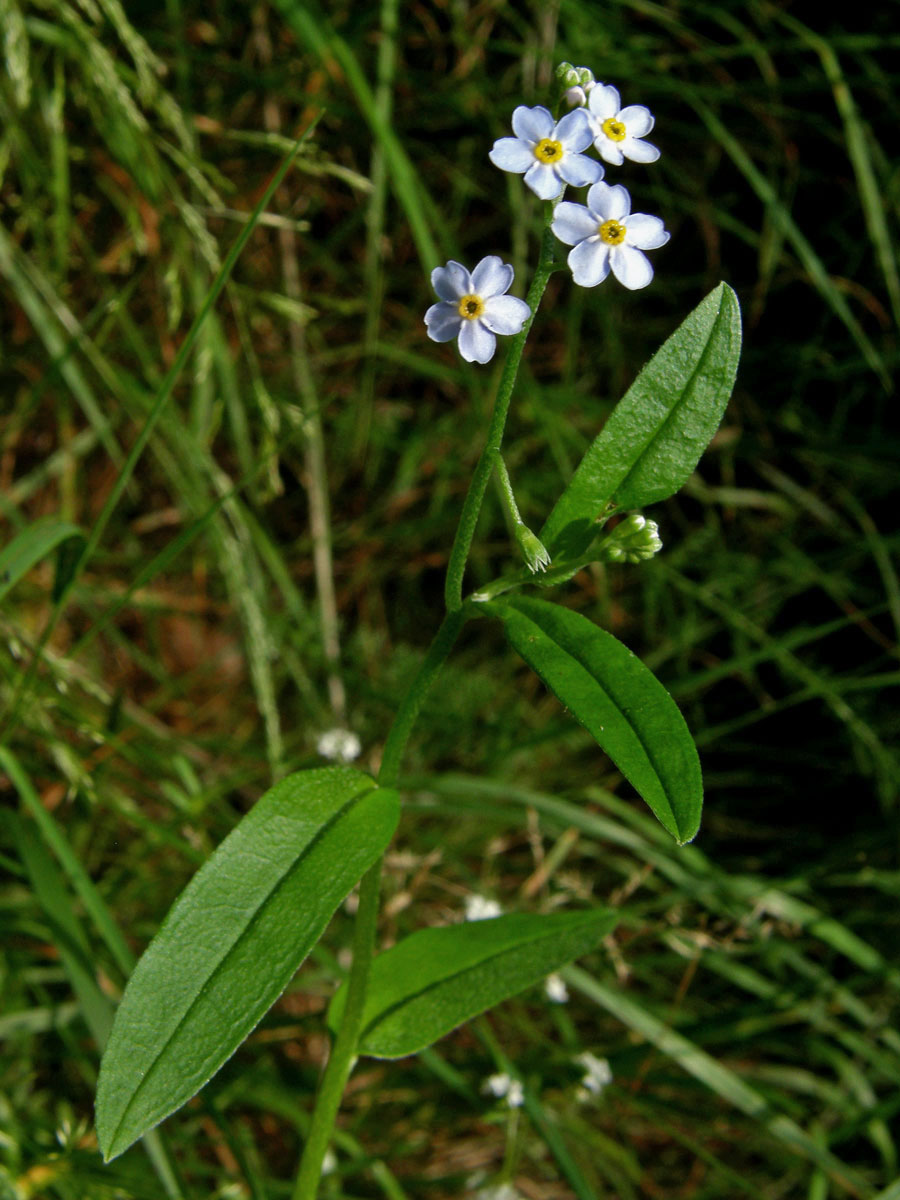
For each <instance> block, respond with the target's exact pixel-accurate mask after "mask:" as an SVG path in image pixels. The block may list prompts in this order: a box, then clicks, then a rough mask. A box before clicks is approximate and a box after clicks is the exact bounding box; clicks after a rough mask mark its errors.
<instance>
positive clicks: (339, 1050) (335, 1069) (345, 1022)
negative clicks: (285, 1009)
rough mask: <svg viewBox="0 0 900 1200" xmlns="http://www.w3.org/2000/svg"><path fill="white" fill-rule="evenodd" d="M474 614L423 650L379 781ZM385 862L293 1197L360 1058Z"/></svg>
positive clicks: (458, 617) (308, 1190) (392, 778)
mask: <svg viewBox="0 0 900 1200" xmlns="http://www.w3.org/2000/svg"><path fill="white" fill-rule="evenodd" d="M470 615H471V612H470V608H469V606H468V605H464V606H462V607H460V608H458V609H456V611H455V612H452V613H448V614H447V616H446V617H445V618H444V620H443V622H442V624H441V627H440V629H438V631H437V633H436V634H435V637H434V641H433V642H432V643H431V645H430V646H429V648H428V653H427V654H426V655H425V660H424V662H423V663H422V666H421V667H420V668H419V672H418V674H417V675H416V677H415V679H414V680H413V682H412V684H411V685H410V687H409V690H408V691H407V693H406V695H405V696H404V697H403V700H402V701H401V704H400V708H399V710H398V712H397V716H396V717H395V718H394V723H393V725H392V726H391V729H390V732H389V733H388V736H387V741H386V742H385V746H384V754H383V756H382V759H381V770H380V771H379V773H378V782H379V784H380V785H381V786H382V787H393V786H394V785H395V784H396V782H397V777H398V775H399V772H400V762H401V760H402V757H403V751H404V749H405V748H406V743H407V741H408V739H409V735H410V733H411V732H412V728H413V725H414V724H415V720H416V717H417V716H418V715H419V711H420V709H421V707H422V702H423V700H424V699H425V694H426V693H427V691H428V689H429V688H430V687H431V685H432V683H433V682H434V680H435V679H436V678H437V675H438V672H439V671H440V669H441V667H442V666H443V664H444V661H445V659H446V658H447V655H448V654H449V653H450V651H451V650H452V649H453V644H454V642H455V641H456V639H457V637H458V636H459V631H460V630H461V629H462V627H463V625H464V624H465V622H466V620H467V618H468V617H469V616H470ZM383 862H384V859H383V858H380V859H379V860H378V862H376V863H375V864H374V865H373V866H371V867H370V868H369V870H368V871H367V872H366V874H365V875H364V876H363V878H362V882H361V883H360V887H359V907H358V908H357V910H356V924H355V927H354V931H353V965H352V966H351V968H350V976H349V978H348V980H347V984H346V987H347V1003H346V1006H345V1008H344V1015H343V1018H342V1020H341V1027H340V1030H339V1031H338V1036H337V1040H336V1041H335V1043H334V1047H333V1049H332V1051H331V1055H330V1056H329V1059H328V1065H327V1066H326V1068H325V1073H324V1074H323V1076H322V1082H321V1084H320V1085H319V1093H318V1095H317V1096H316V1106H315V1109H314V1110H313V1116H312V1122H311V1124H310V1127H309V1133H308V1135H307V1138H306V1144H305V1145H304V1147H303V1156H302V1158H301V1159H300V1167H299V1169H298V1171H297V1178H296V1180H295V1182H294V1191H293V1193H292V1200H315V1195H316V1191H317V1189H318V1185H319V1179H320V1177H321V1174H322V1162H323V1160H324V1158H325V1152H326V1150H327V1149H328V1144H329V1142H330V1141H331V1134H332V1130H333V1129H334V1122H335V1119H336V1118H337V1114H338V1109H339V1108H340V1104H341V1097H342V1096H343V1094H344V1088H345V1087H346V1084H347V1080H348V1079H349V1078H350V1072H351V1071H352V1070H353V1066H354V1064H355V1062H356V1046H357V1042H358V1041H359V1033H360V1029H361V1026H362V1017H363V1009H364V1007H365V1003H366V990H367V988H368V984H369V973H370V971H371V968H372V956H373V953H374V949H375V932H376V928H377V925H378V896H379V893H380V890H381V869H382V864H383Z"/></svg>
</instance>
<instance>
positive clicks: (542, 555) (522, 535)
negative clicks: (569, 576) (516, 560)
mask: <svg viewBox="0 0 900 1200" xmlns="http://www.w3.org/2000/svg"><path fill="white" fill-rule="evenodd" d="M515 534H516V541H517V542H518V543H519V549H520V550H521V551H522V557H523V558H524V559H525V565H526V567H528V570H529V571H530V572H531V573H532V575H536V574H537V572H538V571H546V570H547V568H548V567H549V566H550V555H549V554H548V553H547V548H546V546H545V545H544V543H543V542H542V541H541V539H540V538H539V537H538V536H537V535H536V534H534V533H532V532H531V530H530V529H529V528H528V526H527V525H524V524H522V522H521V521H520V522H519V524H518V525H517V526H516V529H515Z"/></svg>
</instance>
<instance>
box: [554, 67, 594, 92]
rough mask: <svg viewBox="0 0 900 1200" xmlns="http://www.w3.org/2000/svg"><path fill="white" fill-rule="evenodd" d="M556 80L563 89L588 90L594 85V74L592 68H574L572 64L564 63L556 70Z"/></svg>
mask: <svg viewBox="0 0 900 1200" xmlns="http://www.w3.org/2000/svg"><path fill="white" fill-rule="evenodd" d="M556 80H557V82H558V83H559V85H560V87H562V88H571V87H581V88H586V87H589V86H590V84H592V83H594V73H593V71H592V70H591V69H590V67H573V66H572V64H571V63H567V62H562V63H560V64H559V66H558V67H557V68H556Z"/></svg>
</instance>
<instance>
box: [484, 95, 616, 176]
mask: <svg viewBox="0 0 900 1200" xmlns="http://www.w3.org/2000/svg"><path fill="white" fill-rule="evenodd" d="M512 127H513V133H514V134H515V135H516V136H515V137H511V138H510V137H506V138H498V139H497V141H496V142H494V148H493V150H491V152H490V154H489V155H488V157H489V158H490V160H491V162H492V163H493V164H494V166H495V167H499V168H500V170H501V171H513V172H514V173H515V174H517V175H523V174H524V176H525V182H526V183H527V184H528V186H529V187H530V188H531V190H532V191H533V192H534V193H535V195H536V196H540V198H541V199H542V200H555V199H556V197H557V196H559V195H560V193H561V192H562V190H563V188H564V187H565V185H566V184H567V183H570V184H571V185H572V186H573V187H585V186H586V185H587V184H589V183H596V181H597V180H598V179H602V178H603V167H601V165H600V164H599V163H598V162H595V161H594V159H592V158H588V157H587V155H586V154H580V153H579V151H581V150H586V149H587V147H588V146H590V144H591V142H592V141H593V140H594V130H593V129H592V127H591V122H590V120H589V118H588V115H587V112H586V110H585V109H583V108H576V109H574V110H573V111H572V112H570V113H566V115H565V116H564V117H563V118H562V120H561V121H558V122H554V120H553V117H552V116H551V114H550V112H549V110H548V109H546V108H541V107H540V106H538V107H537V108H527V107H526V106H525V105H524V104H520V105H519V107H518V108H517V109H516V110H515V112H514V113H513V115H512Z"/></svg>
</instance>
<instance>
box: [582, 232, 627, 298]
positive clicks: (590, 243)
mask: <svg viewBox="0 0 900 1200" xmlns="http://www.w3.org/2000/svg"><path fill="white" fill-rule="evenodd" d="M635 253H637V254H640V251H639V250H637V251H635ZM566 262H568V264H569V268H570V270H571V272H572V278H573V279H574V280H575V282H576V283H577V284H578V285H579V287H596V286H597V284H598V283H602V282H603V280H604V279H605V278H606V277H607V275H608V274H609V246H607V244H606V243H605V242H601V241H600V239H599V238H588V239H587V240H586V241H584V242H579V243H578V245H577V246H576V247H575V249H574V250H570V251H569V257H568V258H567V259H566Z"/></svg>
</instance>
